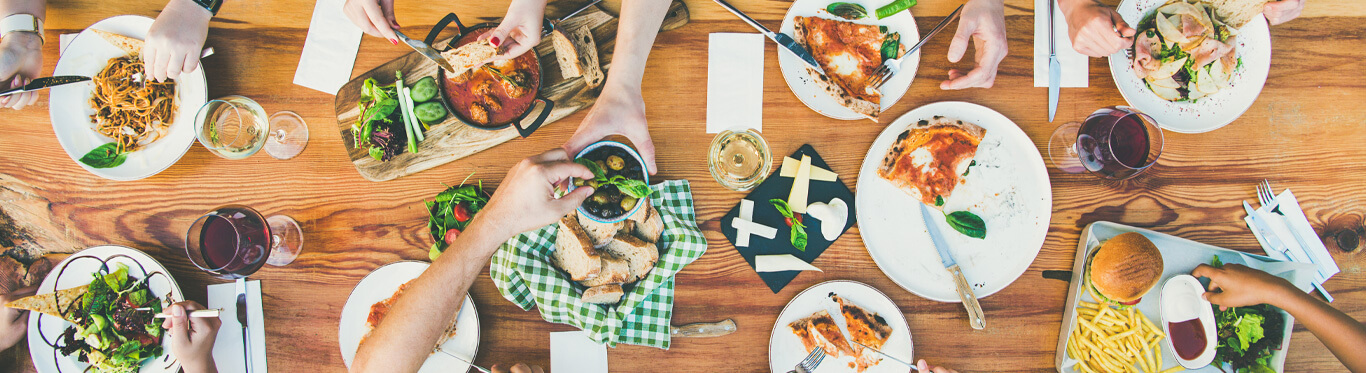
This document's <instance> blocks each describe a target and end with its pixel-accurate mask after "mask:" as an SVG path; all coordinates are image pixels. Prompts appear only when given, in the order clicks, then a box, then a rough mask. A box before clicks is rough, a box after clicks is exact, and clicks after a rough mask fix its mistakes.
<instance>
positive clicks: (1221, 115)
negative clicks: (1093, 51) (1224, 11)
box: [1109, 0, 1271, 133]
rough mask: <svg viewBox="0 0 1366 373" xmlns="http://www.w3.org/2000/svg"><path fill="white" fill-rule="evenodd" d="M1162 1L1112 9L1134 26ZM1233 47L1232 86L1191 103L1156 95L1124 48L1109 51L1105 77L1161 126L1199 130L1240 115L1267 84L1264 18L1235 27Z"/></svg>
mask: <svg viewBox="0 0 1366 373" xmlns="http://www.w3.org/2000/svg"><path fill="white" fill-rule="evenodd" d="M1166 3H1167V0H1124V1H1123V2H1120V4H1119V6H1118V7H1116V8H1115V10H1117V11H1118V12H1119V14H1120V15H1121V16H1123V17H1124V22H1125V23H1128V24H1129V25H1130V26H1134V25H1138V22H1139V21H1140V20H1142V19H1143V17H1144V16H1146V15H1147V14H1148V13H1151V12H1153V11H1155V10H1156V9H1157V8H1158V7H1160V6H1162V5H1163V4H1166ZM1238 31H1239V35H1238V38H1237V46H1236V48H1235V52H1234V53H1236V54H1237V56H1238V59H1239V61H1240V65H1241V66H1240V67H1239V68H1238V69H1236V70H1234V72H1233V75H1232V77H1231V78H1229V85H1232V86H1233V88H1232V89H1224V90H1221V91H1219V92H1218V93H1215V94H1213V95H1210V96H1208V97H1205V98H1201V99H1199V100H1196V102H1172V101H1167V100H1164V99H1162V98H1161V97H1158V96H1157V94H1155V93H1153V91H1152V89H1150V88H1148V86H1147V85H1146V84H1145V83H1144V82H1143V79H1140V78H1139V77H1138V75H1136V74H1135V73H1134V68H1133V59H1132V58H1130V57H1129V55H1128V53H1129V50H1128V49H1125V50H1122V51H1119V52H1115V54H1112V55H1110V57H1109V64H1110V76H1111V77H1114V79H1115V86H1117V87H1119V94H1120V95H1122V96H1124V101H1127V102H1128V103H1129V106H1133V107H1134V108H1136V109H1138V110H1139V111H1142V112H1143V113H1144V114H1148V115H1149V116H1151V117H1153V119H1154V120H1156V121H1157V124H1158V125H1159V126H1161V127H1162V129H1164V130H1168V131H1173V132H1180V133H1202V132H1209V131H1213V130H1215V129H1218V128H1220V127H1223V126H1225V125H1227V124H1229V123H1232V122H1233V121H1234V120H1237V119H1238V117H1240V116H1242V115H1243V113H1244V112H1246V111H1247V109H1248V108H1251V107H1252V103H1254V102H1256V101H1257V96H1259V95H1261V93H1262V86H1264V85H1266V77H1267V74H1268V73H1269V72H1270V71H1271V30H1270V29H1269V28H1268V27H1267V23H1266V17H1264V16H1262V15H1257V16H1256V17H1254V18H1252V20H1251V21H1248V22H1247V24H1245V25H1243V27H1242V28H1241V29H1238Z"/></svg>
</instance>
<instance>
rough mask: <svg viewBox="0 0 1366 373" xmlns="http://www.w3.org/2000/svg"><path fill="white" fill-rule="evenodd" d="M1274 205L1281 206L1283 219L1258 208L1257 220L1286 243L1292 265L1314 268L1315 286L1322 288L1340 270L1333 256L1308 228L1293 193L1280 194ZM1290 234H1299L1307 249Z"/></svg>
mask: <svg viewBox="0 0 1366 373" xmlns="http://www.w3.org/2000/svg"><path fill="white" fill-rule="evenodd" d="M1276 201H1277V202H1278V203H1279V205H1280V211H1281V213H1282V214H1285V216H1281V215H1280V214H1277V213H1274V212H1271V211H1270V210H1266V209H1264V208H1262V207H1258V209H1257V211H1258V212H1260V214H1259V216H1261V217H1265V218H1266V219H1265V220H1264V221H1265V222H1266V223H1267V225H1268V226H1270V227H1271V231H1272V233H1274V234H1275V235H1276V236H1277V237H1279V238H1280V239H1281V242H1284V243H1285V247H1286V249H1288V250H1290V251H1291V253H1292V254H1293V255H1294V256H1295V258H1293V260H1294V261H1297V262H1305V260H1308V263H1310V264H1313V265H1315V267H1316V269H1317V271H1318V272H1317V274H1316V275H1315V276H1314V282H1315V283H1318V284H1322V283H1323V282H1324V281H1328V279H1329V278H1332V277H1333V275H1336V274H1337V273H1338V272H1339V271H1340V269H1339V268H1338V264H1337V262H1336V261H1334V260H1333V256H1332V255H1331V254H1329V253H1328V247H1327V246H1324V245H1323V241H1322V240H1320V239H1319V235H1318V233H1317V232H1315V231H1314V227H1313V226H1312V225H1310V224H1309V219H1308V218H1307V217H1305V216H1304V210H1301V209H1300V203H1299V200H1298V199H1296V198H1295V194H1294V193H1291V192H1290V190H1289V189H1286V190H1285V191H1284V192H1281V194H1280V195H1279V196H1276ZM1250 223H1251V222H1250V221H1249V224H1250ZM1291 230H1294V231H1296V232H1298V233H1299V235H1300V237H1303V238H1304V239H1305V241H1307V242H1306V244H1307V245H1308V247H1305V246H1303V245H1301V244H1300V243H1299V241H1297V240H1296V239H1295V235H1294V233H1292V232H1291ZM1254 234H1256V232H1254ZM1257 240H1258V242H1262V243H1263V245H1265V243H1264V242H1265V238H1263V237H1261V235H1258V236H1257ZM1271 251H1275V250H1271ZM1274 254H1275V256H1273V258H1278V259H1281V258H1284V259H1286V260H1292V258H1286V257H1285V256H1284V255H1281V253H1279V252H1276V253H1274Z"/></svg>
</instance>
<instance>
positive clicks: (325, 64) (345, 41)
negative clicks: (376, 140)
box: [294, 0, 361, 95]
mask: <svg viewBox="0 0 1366 373" xmlns="http://www.w3.org/2000/svg"><path fill="white" fill-rule="evenodd" d="M345 3H346V0H318V2H317V3H316V4H315V5H314V6H313V20H312V21H309V24H308V37H307V38H305V39H304V50H303V54H302V55H300V56H299V68H298V70H294V84H298V85H301V86H304V87H308V88H312V89H316V90H318V91H322V92H324V93H327V94H330V95H335V94H337V90H338V89H341V86H342V85H345V84H346V82H347V81H348V80H351V68H353V67H355V65H356V52H357V51H359V50H360V37H361V31H360V28H358V27H356V25H354V24H352V23H351V20H349V19H347V18H346V15H345V14H343V13H342V5H343V4H345Z"/></svg>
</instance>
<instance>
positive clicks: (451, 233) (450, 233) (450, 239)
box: [445, 228, 460, 246]
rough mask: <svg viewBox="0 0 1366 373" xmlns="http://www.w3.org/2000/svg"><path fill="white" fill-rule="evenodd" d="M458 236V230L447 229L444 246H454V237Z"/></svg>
mask: <svg viewBox="0 0 1366 373" xmlns="http://www.w3.org/2000/svg"><path fill="white" fill-rule="evenodd" d="M459 235H460V230H459V229H455V228H451V229H447V230H446V240H445V241H446V246H450V245H451V244H454V243H455V237H456V236H459Z"/></svg>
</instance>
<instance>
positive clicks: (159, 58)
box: [142, 0, 213, 82]
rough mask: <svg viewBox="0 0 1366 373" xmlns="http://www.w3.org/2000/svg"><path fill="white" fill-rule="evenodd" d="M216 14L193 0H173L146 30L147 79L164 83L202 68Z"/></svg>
mask: <svg viewBox="0 0 1366 373" xmlns="http://www.w3.org/2000/svg"><path fill="white" fill-rule="evenodd" d="M212 18H213V13H210V12H209V10H208V9H204V7H202V6H199V4H195V3H194V2H193V1H190V0H171V1H170V2H168V3H166V8H165V9H163V10H162V11H161V15H160V16H157V20H156V21H155V22H152V28H151V29H150V30H147V43H146V44H145V45H144V46H143V47H142V63H143V65H144V66H146V69H147V70H146V72H147V78H150V79H155V80H156V81H159V82H164V81H166V80H167V79H174V78H176V77H179V76H180V74H183V73H188V72H191V71H194V70H195V69H197V68H199V54H200V50H202V49H204V38H205V37H207V36H208V33H209V19H212Z"/></svg>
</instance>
